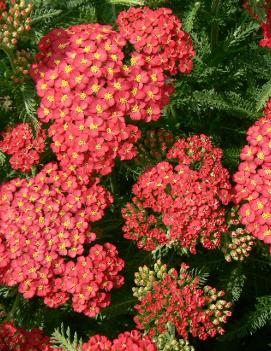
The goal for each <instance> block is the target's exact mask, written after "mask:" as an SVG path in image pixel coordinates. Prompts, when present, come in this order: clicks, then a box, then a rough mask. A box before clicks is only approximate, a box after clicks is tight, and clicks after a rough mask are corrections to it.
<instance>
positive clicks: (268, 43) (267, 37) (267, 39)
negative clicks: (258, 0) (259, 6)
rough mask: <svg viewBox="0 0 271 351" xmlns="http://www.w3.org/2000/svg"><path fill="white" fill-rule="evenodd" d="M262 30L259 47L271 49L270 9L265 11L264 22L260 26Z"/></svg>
mask: <svg viewBox="0 0 271 351" xmlns="http://www.w3.org/2000/svg"><path fill="white" fill-rule="evenodd" d="M261 27H262V30H263V37H264V38H263V39H262V40H261V41H260V46H263V47H268V48H270V49H271V9H268V10H267V17H266V22H265V23H262V24H261Z"/></svg>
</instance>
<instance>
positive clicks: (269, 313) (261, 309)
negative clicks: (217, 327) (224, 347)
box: [220, 296, 271, 341]
mask: <svg viewBox="0 0 271 351" xmlns="http://www.w3.org/2000/svg"><path fill="white" fill-rule="evenodd" d="M254 307H255V308H254V311H252V312H250V313H248V314H247V315H245V316H244V317H243V318H241V319H240V320H239V321H238V322H236V323H233V325H232V328H231V330H230V331H229V332H228V333H227V334H225V335H224V336H222V337H220V339H221V341H230V340H233V339H235V338H242V337H244V336H247V335H252V334H254V333H255V332H256V331H257V330H259V329H260V328H263V327H264V326H266V325H267V324H270V323H271V296H262V297H258V298H257V302H256V304H255V306H254Z"/></svg>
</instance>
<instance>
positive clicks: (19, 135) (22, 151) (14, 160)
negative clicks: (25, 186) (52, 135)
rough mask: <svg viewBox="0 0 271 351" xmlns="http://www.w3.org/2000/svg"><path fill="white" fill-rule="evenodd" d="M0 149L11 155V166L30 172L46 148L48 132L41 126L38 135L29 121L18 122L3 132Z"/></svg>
mask: <svg viewBox="0 0 271 351" xmlns="http://www.w3.org/2000/svg"><path fill="white" fill-rule="evenodd" d="M2 137H3V140H2V141H0V150H1V151H3V152H5V153H7V154H8V155H11V158H10V160H9V162H10V164H11V167H12V168H13V169H15V170H19V171H22V172H29V171H30V170H31V167H32V166H34V165H36V164H38V163H39V159H40V154H41V153H42V152H43V151H44V149H45V139H46V132H45V130H44V129H42V128H39V129H38V131H37V135H36V137H34V135H33V132H32V130H31V128H30V126H29V124H27V123H20V124H17V125H16V127H14V128H12V129H9V130H8V131H6V132H4V133H3V134H2Z"/></svg>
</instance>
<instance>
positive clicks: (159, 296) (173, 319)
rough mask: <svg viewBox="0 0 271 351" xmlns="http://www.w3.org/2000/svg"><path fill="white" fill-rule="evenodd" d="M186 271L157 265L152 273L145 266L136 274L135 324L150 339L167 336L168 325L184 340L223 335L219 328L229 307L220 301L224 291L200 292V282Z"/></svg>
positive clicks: (203, 289)
mask: <svg viewBox="0 0 271 351" xmlns="http://www.w3.org/2000/svg"><path fill="white" fill-rule="evenodd" d="M188 268H189V266H187V265H186V264H182V265H181V269H180V272H179V273H178V272H177V271H176V270H175V269H174V268H173V269H170V270H169V271H168V269H167V266H166V265H162V263H161V261H158V262H157V263H156V264H155V266H154V271H151V270H149V268H148V267H146V266H144V267H140V269H139V272H138V273H136V276H135V278H136V279H135V283H136V285H137V287H136V288H133V291H134V295H135V296H136V297H137V298H138V299H139V301H140V303H139V304H138V305H136V306H135V309H136V310H137V311H138V315H137V316H135V318H134V320H135V323H136V325H137V328H139V329H144V330H145V331H147V334H148V335H149V336H150V337H158V336H159V335H160V334H162V333H165V332H167V324H168V323H172V324H173V325H174V326H175V328H176V331H177V333H178V334H179V335H180V336H182V337H183V338H184V339H187V338H188V337H189V334H191V335H192V336H193V337H198V338H199V339H201V340H205V339H207V338H208V337H210V336H211V337H214V336H215V335H216V334H217V333H219V334H223V333H224V329H223V327H222V325H223V324H224V323H226V322H227V319H228V317H229V316H230V315H231V312H230V311H229V308H230V307H231V303H230V302H227V301H225V300H224V299H223V298H222V297H223V296H224V292H223V291H218V290H216V289H215V288H212V287H210V286H205V287H204V288H202V289H201V288H199V278H198V277H196V278H193V277H192V276H191V275H189V273H188Z"/></svg>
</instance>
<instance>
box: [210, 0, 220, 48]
mask: <svg viewBox="0 0 271 351" xmlns="http://www.w3.org/2000/svg"><path fill="white" fill-rule="evenodd" d="M219 8H220V0H213V1H212V5H211V14H212V16H213V24H212V28H211V47H212V49H215V48H216V46H217V43H218V37H219V26H218V20H217V18H216V16H217V14H218V11H219Z"/></svg>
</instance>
